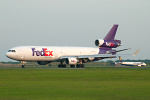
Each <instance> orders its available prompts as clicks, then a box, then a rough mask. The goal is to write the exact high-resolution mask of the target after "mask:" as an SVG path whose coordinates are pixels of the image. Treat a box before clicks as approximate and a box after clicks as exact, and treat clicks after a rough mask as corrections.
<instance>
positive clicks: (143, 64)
mask: <svg viewBox="0 0 150 100" xmlns="http://www.w3.org/2000/svg"><path fill="white" fill-rule="evenodd" d="M120 64H121V65H126V66H146V64H145V63H144V62H120Z"/></svg>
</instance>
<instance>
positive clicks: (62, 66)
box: [58, 64, 67, 68]
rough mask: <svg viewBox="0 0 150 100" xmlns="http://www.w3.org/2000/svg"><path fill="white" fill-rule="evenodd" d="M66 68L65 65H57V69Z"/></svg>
mask: <svg viewBox="0 0 150 100" xmlns="http://www.w3.org/2000/svg"><path fill="white" fill-rule="evenodd" d="M66 67H67V65H66V64H59V65H58V68H66Z"/></svg>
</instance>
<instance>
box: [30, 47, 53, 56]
mask: <svg viewBox="0 0 150 100" xmlns="http://www.w3.org/2000/svg"><path fill="white" fill-rule="evenodd" d="M35 54H36V56H53V51H47V48H42V50H41V51H39V50H35V48H32V56H34V55H35Z"/></svg>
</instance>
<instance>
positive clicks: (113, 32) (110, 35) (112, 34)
mask: <svg viewBox="0 0 150 100" xmlns="http://www.w3.org/2000/svg"><path fill="white" fill-rule="evenodd" d="M117 28H118V25H114V26H113V27H112V28H111V30H110V31H109V32H108V34H107V35H106V36H105V38H104V40H114V38H115V35H116V32H117Z"/></svg>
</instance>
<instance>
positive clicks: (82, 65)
mask: <svg viewBox="0 0 150 100" xmlns="http://www.w3.org/2000/svg"><path fill="white" fill-rule="evenodd" d="M76 67H77V68H84V67H85V65H84V64H77V65H76Z"/></svg>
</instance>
